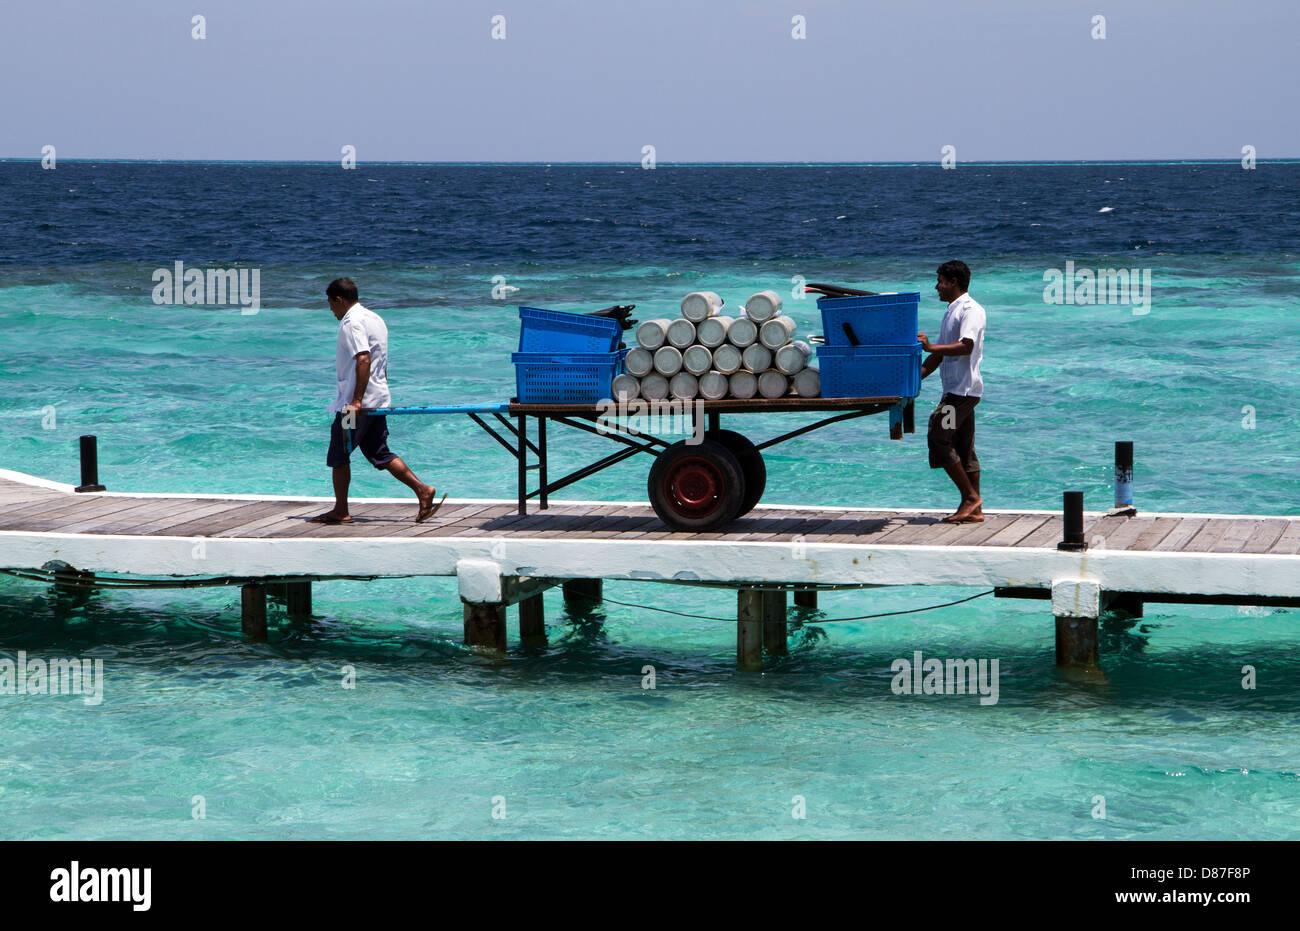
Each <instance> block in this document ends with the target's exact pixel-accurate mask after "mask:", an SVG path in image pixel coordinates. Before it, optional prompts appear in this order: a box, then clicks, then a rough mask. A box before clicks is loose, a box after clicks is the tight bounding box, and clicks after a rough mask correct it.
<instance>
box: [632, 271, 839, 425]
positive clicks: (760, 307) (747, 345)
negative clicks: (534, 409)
mask: <svg viewBox="0 0 1300 931" xmlns="http://www.w3.org/2000/svg"><path fill="white" fill-rule="evenodd" d="M723 303H724V302H723V300H722V298H721V297H719V296H718V295H717V294H716V293H714V292H713V291H692V292H691V293H690V294H688V295H686V297H684V298H682V304H681V316H680V317H678V318H677V319H674V320H670V319H667V318H658V319H654V320H646V321H645V322H644V323H642V324H641V325H640V326H638V327H637V330H636V347H635V348H634V349H631V350H629V351H628V354H627V358H626V360H625V361H624V369H625V374H622V375H619V376H617V377H616V378H615V379H614V385H613V392H614V397H615V398H616V399H618V400H622V401H630V400H633V399H635V398H644V399H646V400H650V401H660V400H667V399H673V400H680V401H691V400H694V399H696V398H703V399H704V400H709V401H718V400H722V399H724V398H740V399H749V398H755V397H762V398H767V399H771V400H775V399H777V398H784V397H790V396H794V397H800V398H816V397H820V396H821V378H820V373H819V372H818V369H817V367H816V366H815V365H810V364H809V363H810V362H811V360H812V355H813V353H812V347H811V346H809V345H808V344H807V343H806V342H804V341H802V340H796V339H795V338H794V335H795V323H794V321H793V320H792V319H790V318H789V317H787V316H784V315H783V314H782V313H781V296H780V295H779V294H777V293H776V292H775V291H759V292H758V293H757V294H754V295H752V296H751V297H750V298H749V300H747V301H746V302H745V309H744V313H743V314H742V315H740V316H736V317H730V316H726V315H724V314H723V313H722V307H723Z"/></svg>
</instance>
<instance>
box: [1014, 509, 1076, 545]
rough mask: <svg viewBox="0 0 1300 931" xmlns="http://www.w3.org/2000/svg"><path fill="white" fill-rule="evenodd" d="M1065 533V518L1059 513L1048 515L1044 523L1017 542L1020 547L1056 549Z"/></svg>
mask: <svg viewBox="0 0 1300 931" xmlns="http://www.w3.org/2000/svg"><path fill="white" fill-rule="evenodd" d="M1064 534H1065V519H1064V518H1063V517H1061V515H1059V514H1053V515H1052V516H1050V517H1048V518H1047V520H1046V521H1044V522H1043V525H1042V526H1041V527H1039V528H1038V529H1037V530H1035V531H1034V532H1033V533H1031V534H1029V535H1028V536H1027V537H1025V538H1024V539H1023V540H1021V541H1020V542H1019V543H1017V544H1016V546H1018V547H1020V546H1023V547H1037V548H1042V549H1056V544H1058V543H1060V542H1061V539H1062V538H1063V536H1064Z"/></svg>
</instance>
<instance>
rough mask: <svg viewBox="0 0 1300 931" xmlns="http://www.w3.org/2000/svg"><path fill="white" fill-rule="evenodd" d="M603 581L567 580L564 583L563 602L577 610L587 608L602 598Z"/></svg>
mask: <svg viewBox="0 0 1300 931" xmlns="http://www.w3.org/2000/svg"><path fill="white" fill-rule="evenodd" d="M604 588H605V580H604V579H568V580H566V581H565V583H564V602H565V604H567V605H572V606H574V607H579V608H589V607H591V605H593V604H598V603H599V602H600V601H601V599H602V598H603V597H604Z"/></svg>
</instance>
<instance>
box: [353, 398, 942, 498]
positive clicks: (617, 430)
mask: <svg viewBox="0 0 1300 931" xmlns="http://www.w3.org/2000/svg"><path fill="white" fill-rule="evenodd" d="M611 403H612V402H611ZM629 403H630V402H629ZM646 403H647V404H649V405H654V404H656V403H658V404H662V405H664V406H665V407H674V408H676V411H665V410H662V409H660V410H659V411H658V413H660V414H664V413H679V414H683V415H684V414H685V413H687V412H689V416H690V423H691V429H692V433H693V434H698V433H699V432H700V426H701V425H700V422H699V418H700V417H701V416H703V417H705V418H707V419H706V423H705V425H704V426H705V435H706V436H707V435H708V433H709V432H713V431H717V430H720V429H721V428H722V426H721V424H722V415H723V414H776V413H794V412H816V413H830V412H835V413H833V414H832V415H831V416H829V417H824V418H822V419H821V420H818V421H816V422H814V423H810V424H805V425H804V426H802V427H799V428H798V429H796V430H790V431H788V432H786V433H782V434H780V435H779V436H775V437H773V438H772V439H769V440H767V441H765V442H762V443H755V444H754V446H755V448H756V449H758V450H760V451H761V450H764V449H769V448H771V447H773V446H777V445H779V444H781V443H785V442H788V441H789V440H793V439H795V438H796V437H800V436H803V435H804V434H806V433H811V432H812V431H814V430H820V429H821V428H822V427H826V426H830V425H831V424H834V423H841V422H843V421H846V420H854V419H856V418H858V417H867V416H870V415H871V414H880V413H885V412H888V413H889V437H890V439H894V440H899V439H902V438H903V434H904V433H915V432H916V424H915V410H916V399H915V398H898V397H885V398H778V399H775V400H767V399H753V400H739V399H735V398H729V399H725V400H721V401H704V400H695V401H675V402H670V401H667V400H665V401H663V402H646ZM682 408H685V410H684V411H683V410H682ZM610 412H611V404H519V403H516V402H511V403H508V404H466V405H452V406H446V407H388V408H376V409H373V410H367V411H366V413H370V414H385V415H389V414H392V415H405V414H464V415H466V416H468V417H469V419H470V420H472V421H474V423H475V424H477V425H478V426H479V427H481V428H482V429H483V430H484V431H485V432H486V433H487V434H488V435H489V436H491V437H492V438H493V439H494V440H496V441H497V442H498V443H500V444H501V446H502V448H504V449H505V450H506V451H507V452H508V453H510V455H511V456H513V457H514V458H515V462H516V476H517V482H518V502H519V514H520V515H521V516H522V515H525V514H527V513H528V499H530V498H537V499H538V505H539V507H540V509H541V510H546V508H547V506H548V505H547V499H548V496H549V495H551V494H552V493H553V492H556V491H559V490H560V489H561V488H565V487H567V486H569V485H572V484H573V483H574V482H578V481H581V480H582V479H584V478H588V477H590V476H592V475H595V474H596V473H597V472H602V471H604V470H605V469H608V468H609V467H610V466H613V465H617V464H618V463H620V462H622V461H623V460H625V459H630V458H631V457H632V456H635V455H636V454H637V453H646V454H648V455H650V456H652V457H657V456H659V454H660V453H661V452H663V451H664V450H665V449H667V448H668V447H669V446H672V445H674V444H675V443H677V442H680V441H678V440H672V441H670V440H665V439H662V438H660V437H658V436H654V435H652V434H648V433H642V432H640V431H635V430H633V431H629V430H628V429H627V428H626V427H625V426H624V425H622V424H620V423H617V422H614V421H611V420H610ZM648 413H655V411H654V408H653V407H652V408H651V409H650V411H648ZM511 418H514V422H512V421H511ZM529 418H534V419H535V420H536V421H537V429H536V435H537V440H536V442H534V441H533V440H531V439H529V426H528V420H529ZM552 420H553V421H555V422H556V423H559V424H563V425H564V426H566V427H571V428H574V429H577V430H582V431H585V432H587V433H592V434H595V435H596V436H601V437H605V438H607V439H609V440H612V441H614V442H616V443H619V444H620V445H622V447H623V448H622V449H619V450H618V451H616V452H613V453H611V454H609V455H607V456H602V457H601V458H599V459H596V460H595V461H593V462H589V463H587V464H586V465H584V466H581V467H580V468H577V469H574V470H573V471H572V472H569V473H568V474H567V475H564V476H562V477H560V478H557V479H555V480H554V481H552V480H550V479H549V477H548V466H549V457H548V447H547V429H546V426H547V422H548V421H552ZM602 421H603V422H602ZM598 422H600V426H597V423H598ZM530 452H531V453H532V455H533V457H535V459H536V462H534V463H531V464H530V463H529V462H528V458H529V453H530ZM533 470H536V471H537V487H536V488H535V489H533V490H531V491H530V490H529V488H528V485H529V481H528V473H529V472H530V471H533Z"/></svg>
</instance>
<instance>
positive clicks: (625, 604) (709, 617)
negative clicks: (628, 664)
mask: <svg viewBox="0 0 1300 931" xmlns="http://www.w3.org/2000/svg"><path fill="white" fill-rule="evenodd" d="M992 594H993V589H991V588H990V589H989V590H988V591H986V592H980V593H979V594H978V595H971V596H970V597H969V598H962V599H960V600H958V601H948V602H945V603H943V604H939V605H928V606H926V607H924V608H908V609H907V610H906V611H885V612H883V613H881V614H859V615H857V616H856V617H819V618H817V619H816V623H818V624H831V623H834V622H836V621H870V620H874V619H875V618H878V617H896V616H898V615H900V614H920V613H921V612H923V611H935V610H938V609H939V608H951V607H952V606H953V605H959V604H965V603H966V602H968V601H974V600H975V599H976V598H983V597H984V596H985V595H992ZM601 601H607V602H609V603H610V604H616V605H620V606H622V607H624V608H641V609H643V610H645V611H658V612H659V613H660V614H675V615H676V616H677V617H689V618H695V619H696V620H700V621H728V622H732V623H734V622H735V620H736V619H735V618H734V617H716V616H714V615H709V614H687V613H685V612H682V611H670V610H668V609H667V608H656V607H653V606H652V605H641V604H633V603H631V602H627V601H615V600H614V599H613V598H601Z"/></svg>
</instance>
